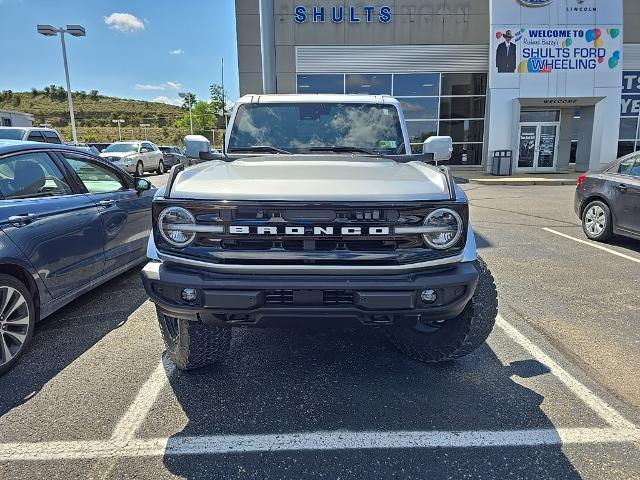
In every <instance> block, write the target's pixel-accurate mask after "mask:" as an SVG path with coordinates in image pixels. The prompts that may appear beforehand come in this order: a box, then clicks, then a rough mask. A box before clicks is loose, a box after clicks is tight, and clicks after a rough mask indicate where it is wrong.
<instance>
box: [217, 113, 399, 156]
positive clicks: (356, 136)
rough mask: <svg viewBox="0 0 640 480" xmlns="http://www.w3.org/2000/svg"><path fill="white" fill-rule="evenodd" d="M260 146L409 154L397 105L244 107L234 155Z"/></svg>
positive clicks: (233, 137)
mask: <svg viewBox="0 0 640 480" xmlns="http://www.w3.org/2000/svg"><path fill="white" fill-rule="evenodd" d="M255 146H270V147H276V148H279V149H283V150H287V151H289V152H292V153H309V151H310V150H309V149H310V148H311V147H315V148H314V150H316V149H317V148H318V147H355V148H361V149H366V150H369V151H372V152H375V153H381V154H388V155H393V154H400V153H404V141H403V135H402V126H401V123H400V118H399V116H398V111H397V110H396V108H395V107H394V106H393V105H380V104H371V103H277V104H258V103H256V104H244V105H241V106H240V107H238V111H237V114H236V118H235V121H234V125H233V128H232V130H231V134H230V137H229V151H233V150H234V149H236V150H239V149H242V148H251V147H255Z"/></svg>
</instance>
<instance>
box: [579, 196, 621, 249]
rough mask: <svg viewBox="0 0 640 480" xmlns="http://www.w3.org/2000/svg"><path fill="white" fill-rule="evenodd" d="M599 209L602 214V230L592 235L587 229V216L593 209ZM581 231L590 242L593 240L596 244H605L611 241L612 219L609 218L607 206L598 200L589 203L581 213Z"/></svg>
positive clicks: (609, 213) (609, 212) (609, 211)
mask: <svg viewBox="0 0 640 480" xmlns="http://www.w3.org/2000/svg"><path fill="white" fill-rule="evenodd" d="M594 207H595V208H598V207H599V208H600V209H602V212H604V229H603V230H602V231H601V232H600V233H592V232H590V231H589V229H588V228H587V214H588V213H589V212H590V211H591V209H593V208H594ZM582 230H583V231H584V234H585V235H586V236H587V238H589V239H590V240H595V241H596V242H606V241H608V240H611V238H612V237H613V217H612V216H611V210H610V209H609V206H608V205H607V204H606V203H604V202H601V201H600V200H594V201H593V202H589V204H588V205H587V206H586V207H585V208H584V210H583V212H582Z"/></svg>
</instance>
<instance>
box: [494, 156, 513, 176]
mask: <svg viewBox="0 0 640 480" xmlns="http://www.w3.org/2000/svg"><path fill="white" fill-rule="evenodd" d="M512 160H513V151H511V150H494V151H493V166H492V167H491V175H498V176H507V175H511V174H512V173H513V166H512V163H511V162H512Z"/></svg>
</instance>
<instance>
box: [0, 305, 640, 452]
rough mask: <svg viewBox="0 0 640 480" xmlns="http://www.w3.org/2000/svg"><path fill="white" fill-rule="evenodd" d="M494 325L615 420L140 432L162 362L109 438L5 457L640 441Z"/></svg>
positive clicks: (549, 362) (514, 334) (159, 384)
mask: <svg viewBox="0 0 640 480" xmlns="http://www.w3.org/2000/svg"><path fill="white" fill-rule="evenodd" d="M496 325H497V326H498V327H499V328H500V329H501V330H502V331H503V332H504V333H505V334H506V335H507V337H509V338H510V339H511V340H513V341H514V342H515V343H517V344H518V345H520V347H522V348H523V349H524V350H525V351H526V352H528V353H529V354H530V355H532V357H533V358H535V359H536V360H538V361H539V362H541V363H543V364H544V365H546V366H547V367H548V368H549V369H550V371H551V373H552V374H553V375H554V376H556V377H557V378H558V379H559V380H560V381H561V382H562V383H563V384H564V385H565V386H566V387H567V388H568V389H569V390H570V391H571V392H573V394H574V395H576V396H577V397H578V398H579V399H580V400H581V401H582V402H584V403H585V404H586V405H587V406H588V407H590V408H591V409H592V410H593V411H594V412H595V413H596V414H597V415H598V416H599V417H600V418H601V419H603V420H604V421H605V422H607V423H608V424H609V425H611V427H612V428H558V429H554V428H545V429H529V430H489V431H383V432H353V431H330V432H294V433H284V434H266V435H254V434H249V435H213V436H210V435H204V436H191V437H180V436H179V435H178V436H175V437H168V438H149V439H136V438H134V437H135V434H136V432H137V430H138V429H139V428H140V426H141V425H142V423H143V422H144V420H145V418H146V417H147V415H148V414H149V412H150V411H151V409H152V408H153V404H154V402H155V401H156V400H157V398H158V395H159V394H160V392H161V391H162V389H163V388H164V387H165V386H166V385H167V382H168V376H170V375H171V374H172V373H173V371H174V367H173V365H172V364H170V363H164V362H160V364H159V365H158V366H157V367H156V369H155V370H154V371H153V373H152V374H151V376H150V377H149V379H148V380H147V381H146V382H145V383H144V384H143V385H142V387H141V388H140V390H139V392H138V394H137V396H136V398H135V400H134V401H133V403H132V404H131V406H130V407H129V408H128V410H127V412H126V413H125V414H124V415H123V417H122V418H121V419H120V421H119V422H118V424H117V426H116V427H115V429H114V431H113V435H112V437H111V438H110V439H109V440H103V441H100V440H89V441H60V442H35V443H4V444H2V443H0V462H8V461H37V460H40V461H47V460H75V459H92V458H119V457H150V456H164V455H202V454H226V453H243V452H274V451H304V450H307V451H308V450H353V449H399V448H425V449H433V448H492V447H529V446H537V445H568V444H613V443H636V444H640V429H638V428H637V427H636V426H635V425H634V424H633V423H632V422H630V421H629V420H627V419H625V418H624V417H623V416H622V415H621V414H620V413H619V412H618V411H617V410H615V409H614V408H613V407H611V406H610V405H608V404H607V403H606V402H605V401H604V400H602V399H601V398H599V397H598V396H597V395H595V394H594V393H593V392H592V391H591V390H589V389H588V388H587V387H586V386H585V385H583V384H582V383H581V382H579V381H578V380H577V379H576V378H574V377H573V376H572V375H571V374H569V373H568V372H567V371H566V370H565V369H563V368H562V367H561V366H560V365H559V364H558V363H557V362H555V361H554V360H553V359H552V358H551V357H550V356H549V355H547V354H546V353H544V352H543V351H542V350H541V349H540V348H539V347H538V346H536V345H535V344H534V343H533V342H531V341H530V340H529V339H528V338H526V337H525V336H524V335H523V334H522V333H521V332H520V331H519V330H518V329H516V328H515V327H514V326H513V325H511V324H509V323H508V322H507V321H506V320H504V318H502V317H501V316H498V318H497V320H496Z"/></svg>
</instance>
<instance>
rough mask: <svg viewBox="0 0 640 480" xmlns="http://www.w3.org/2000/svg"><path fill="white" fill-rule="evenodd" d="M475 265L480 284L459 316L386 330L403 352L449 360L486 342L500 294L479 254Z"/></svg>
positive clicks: (423, 359)
mask: <svg viewBox="0 0 640 480" xmlns="http://www.w3.org/2000/svg"><path fill="white" fill-rule="evenodd" d="M475 266H476V268H477V269H478V273H479V274H480V277H479V279H478V285H477V287H476V291H475V293H474V294H473V297H472V300H471V301H470V302H469V304H468V305H467V306H466V308H465V309H464V311H463V312H462V313H461V314H460V315H458V316H457V317H456V318H453V319H451V320H446V321H430V322H424V321H420V320H419V321H417V322H416V324H415V325H414V326H413V327H398V328H394V329H391V330H390V331H388V332H387V333H388V335H389V339H390V340H391V342H392V343H393V344H394V345H395V346H396V347H397V348H398V349H399V350H400V351H401V352H403V353H404V354H406V355H408V356H409V357H411V358H413V359H415V360H418V361H421V362H429V363H433V362H446V361H450V360H455V359H457V358H462V357H464V356H466V355H468V354H470V353H471V352H473V351H474V350H476V349H477V348H478V347H480V346H481V345H482V344H483V343H484V342H485V340H486V339H487V337H488V336H489V334H490V333H491V330H492V329H493V325H494V324H495V321H496V317H497V315H498V293H497V290H496V285H495V281H494V279H493V275H491V272H490V271H489V269H488V268H487V264H486V263H485V262H484V260H482V259H481V258H479V257H478V259H477V260H476V262H475Z"/></svg>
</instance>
